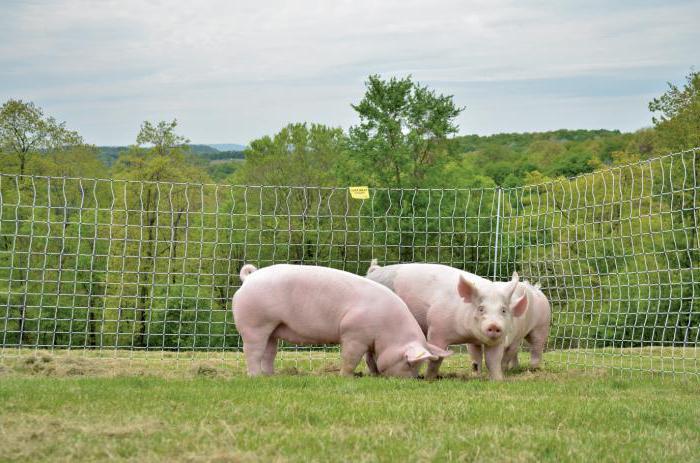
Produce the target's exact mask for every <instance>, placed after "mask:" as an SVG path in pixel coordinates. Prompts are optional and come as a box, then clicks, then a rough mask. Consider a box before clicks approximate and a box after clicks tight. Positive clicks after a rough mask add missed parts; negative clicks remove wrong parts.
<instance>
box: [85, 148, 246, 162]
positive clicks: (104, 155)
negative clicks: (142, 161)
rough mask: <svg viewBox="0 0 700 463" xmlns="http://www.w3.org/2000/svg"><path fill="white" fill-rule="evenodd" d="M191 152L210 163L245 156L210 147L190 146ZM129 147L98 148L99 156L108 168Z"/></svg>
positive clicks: (235, 151) (237, 151)
mask: <svg viewBox="0 0 700 463" xmlns="http://www.w3.org/2000/svg"><path fill="white" fill-rule="evenodd" d="M221 146H223V145H221ZM232 146H240V145H232ZM189 147H190V150H192V154H194V155H195V156H198V157H202V158H203V159H206V160H207V161H210V160H212V159H243V154H242V153H239V151H240V150H234V151H222V150H219V149H216V148H213V147H212V146H210V145H189ZM128 149H129V147H128V146H98V147H97V150H98V156H99V157H100V160H101V161H102V162H104V163H105V164H106V165H107V166H111V165H112V164H114V161H116V160H117V158H118V157H119V154H120V153H121V152H122V151H126V150H128Z"/></svg>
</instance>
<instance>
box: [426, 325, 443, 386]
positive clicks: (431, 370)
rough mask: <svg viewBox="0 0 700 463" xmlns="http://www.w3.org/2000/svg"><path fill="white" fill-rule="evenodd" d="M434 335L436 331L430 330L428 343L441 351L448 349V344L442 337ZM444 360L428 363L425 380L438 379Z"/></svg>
mask: <svg viewBox="0 0 700 463" xmlns="http://www.w3.org/2000/svg"><path fill="white" fill-rule="evenodd" d="M433 333H434V331H431V330H428V342H429V343H430V344H432V345H434V346H437V347H439V348H440V349H447V343H446V342H445V341H444V340H443V339H442V337H441V336H439V335H437V336H436V335H435V334H433ZM443 360H444V359H443V358H439V359H437V360H430V361H429V362H428V368H427V369H426V370H425V379H436V378H437V377H438V371H440V365H442V361H443Z"/></svg>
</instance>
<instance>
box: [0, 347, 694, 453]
mask: <svg viewBox="0 0 700 463" xmlns="http://www.w3.org/2000/svg"><path fill="white" fill-rule="evenodd" d="M285 355H290V354H285ZM462 360H463V359H462ZM453 364H454V365H457V364H458V363H457V362H455V363H453ZM239 368H240V367H239V366H238V364H237V363H236V364H235V365H225V364H221V363H212V362H209V361H204V360H202V361H199V360H187V361H182V362H167V361H162V360H156V359H151V360H144V359H138V360H131V361H129V360H118V359H117V360H105V359H92V358H89V357H85V356H82V357H74V356H71V355H59V354H56V353H54V354H53V355H49V354H45V353H40V355H38V356H18V357H16V358H13V359H9V360H8V359H5V361H4V364H3V366H2V369H1V370H0V460H1V461H67V460H71V461H77V460H80V461H95V460H105V459H117V460H139V461H155V460H161V461H173V460H178V461H299V460H304V461H338V460H340V461H406V460H408V461H426V460H428V461H621V462H622V461H624V462H627V461H661V460H663V461H693V460H696V459H697V458H698V455H699V454H700V405H699V404H700V391H699V388H698V383H697V380H696V379H694V378H691V379H690V380H678V379H676V380H673V379H670V378H663V377H651V376H648V375H634V376H621V375H619V374H616V373H609V372H605V371H601V370H592V371H587V372H583V371H579V370H563V369H557V368H554V367H547V369H545V370H544V371H541V372H535V373H533V372H528V371H526V370H521V371H518V372H515V373H513V374H510V375H508V380H507V381H505V382H502V383H493V382H489V381H486V380H484V379H477V378H473V377H470V376H466V375H462V374H461V373H460V374H456V372H457V371H458V370H456V369H454V368H452V369H451V370H452V371H451V372H447V378H445V379H442V380H438V381H433V382H428V381H423V380H395V379H384V378H371V377H358V378H342V377H338V376H337V375H336V374H335V373H333V372H332V370H333V367H332V366H331V367H325V370H324V369H321V370H314V371H306V370H303V369H302V368H294V367H285V370H284V373H285V374H281V375H279V376H276V377H270V378H246V377H244V376H242V375H241V374H240V371H239ZM300 370H301V371H300Z"/></svg>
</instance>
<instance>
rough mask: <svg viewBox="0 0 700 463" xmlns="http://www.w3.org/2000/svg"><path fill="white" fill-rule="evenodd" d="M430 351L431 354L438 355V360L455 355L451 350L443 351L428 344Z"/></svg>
mask: <svg viewBox="0 0 700 463" xmlns="http://www.w3.org/2000/svg"><path fill="white" fill-rule="evenodd" d="M428 350H429V351H430V353H431V354H433V355H437V356H438V358H441V359H444V358H445V357H449V356H450V355H452V354H454V352H452V351H451V350H445V349H441V348H439V347H438V346H436V345H435V344H430V343H428Z"/></svg>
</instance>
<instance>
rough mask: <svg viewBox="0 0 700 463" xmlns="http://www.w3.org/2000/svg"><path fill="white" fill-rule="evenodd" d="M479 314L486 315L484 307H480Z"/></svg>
mask: <svg viewBox="0 0 700 463" xmlns="http://www.w3.org/2000/svg"><path fill="white" fill-rule="evenodd" d="M479 313H484V306H483V305H480V306H479Z"/></svg>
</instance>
